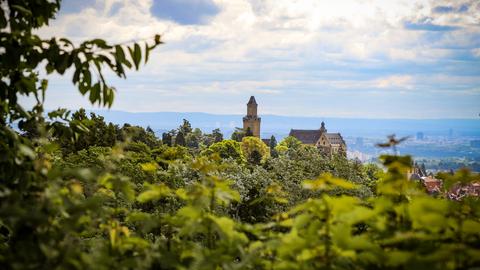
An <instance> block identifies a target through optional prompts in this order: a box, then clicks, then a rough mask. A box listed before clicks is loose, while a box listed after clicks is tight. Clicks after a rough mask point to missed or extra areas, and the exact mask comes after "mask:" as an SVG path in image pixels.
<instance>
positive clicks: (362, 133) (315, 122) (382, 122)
mask: <svg viewBox="0 0 480 270" xmlns="http://www.w3.org/2000/svg"><path fill="white" fill-rule="evenodd" d="M95 113H98V114H100V115H102V116H104V117H105V120H106V121H109V122H113V123H116V124H120V125H121V124H123V123H129V124H133V125H139V126H143V127H146V126H150V127H151V128H152V129H153V130H154V131H155V132H156V133H161V132H164V131H166V130H170V129H173V128H176V127H178V126H179V125H180V124H181V123H182V120H183V119H187V120H188V121H190V123H191V124H192V126H193V127H198V128H200V129H202V130H203V131H206V132H210V131H211V130H212V129H215V128H220V129H221V130H222V132H223V133H224V134H225V135H227V136H228V135H229V134H230V133H231V132H232V131H233V130H234V128H235V127H241V126H242V117H243V115H230V114H222V115H221V114H208V113H200V112H147V113H132V112H124V111H95ZM261 117H262V128H261V129H262V137H269V136H271V135H272V134H273V135H275V136H276V137H277V138H282V137H284V136H287V135H288V132H289V131H290V129H291V128H295V129H315V128H319V127H320V123H321V122H322V121H325V123H326V126H327V129H328V130H329V131H330V132H341V133H342V135H343V136H344V137H347V136H353V137H372V138H375V137H378V138H380V137H385V136H386V135H388V134H393V133H395V134H397V135H399V136H407V135H409V136H415V134H416V133H417V132H423V134H424V135H425V136H449V135H452V136H454V137H464V136H468V137H480V119H478V120H477V119H424V120H416V119H354V118H322V117H293V116H279V115H261ZM157 135H160V134H157Z"/></svg>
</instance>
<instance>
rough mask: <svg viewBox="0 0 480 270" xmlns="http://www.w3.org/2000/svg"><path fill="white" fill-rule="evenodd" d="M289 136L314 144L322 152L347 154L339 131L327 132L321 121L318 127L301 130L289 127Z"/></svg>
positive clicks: (345, 145)
mask: <svg viewBox="0 0 480 270" xmlns="http://www.w3.org/2000/svg"><path fill="white" fill-rule="evenodd" d="M289 136H292V137H295V138H297V139H298V140H300V141H301V142H302V143H304V144H309V145H314V146H316V147H317V148H318V149H320V150H322V151H323V152H324V153H326V154H329V155H333V154H340V155H342V156H345V157H346V155H347V144H346V143H345V141H344V140H343V137H342V135H341V134H340V133H327V129H326V128H325V123H324V122H322V124H321V127H320V129H314V130H302V129H291V130H290V134H289Z"/></svg>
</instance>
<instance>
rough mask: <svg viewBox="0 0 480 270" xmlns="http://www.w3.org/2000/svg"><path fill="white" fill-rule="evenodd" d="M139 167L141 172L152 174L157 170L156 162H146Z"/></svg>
mask: <svg viewBox="0 0 480 270" xmlns="http://www.w3.org/2000/svg"><path fill="white" fill-rule="evenodd" d="M140 167H142V170H143V171H146V172H154V171H156V170H157V169H158V164H157V163H156V162H147V163H142V164H140Z"/></svg>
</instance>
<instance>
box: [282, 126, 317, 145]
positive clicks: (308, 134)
mask: <svg viewBox="0 0 480 270" xmlns="http://www.w3.org/2000/svg"><path fill="white" fill-rule="evenodd" d="M321 134H322V133H321V132H320V130H318V129H317V130H304V129H291V130H290V134H288V135H289V136H292V137H295V138H297V139H298V140H300V141H301V142H302V143H304V144H315V143H317V141H318V139H320V135H321Z"/></svg>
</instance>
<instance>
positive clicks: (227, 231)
mask: <svg viewBox="0 0 480 270" xmlns="http://www.w3.org/2000/svg"><path fill="white" fill-rule="evenodd" d="M1 7H2V11H3V14H0V28H1V29H2V31H1V32H0V48H2V51H3V53H0V74H1V78H2V79H1V81H0V123H1V125H0V265H1V268H2V269H385V268H387V269H426V268H428V269H473V268H475V267H479V266H480V203H479V201H478V198H476V197H468V196H467V197H465V198H463V199H462V200H458V201H455V200H449V199H447V198H446V197H445V195H444V193H439V194H437V195H430V194H428V193H427V192H426V190H425V188H424V187H423V186H422V185H421V184H419V183H417V182H413V181H409V180H408V179H407V177H406V175H407V172H408V171H409V170H410V166H411V164H412V159H411V157H409V156H395V155H385V156H381V157H380V160H381V162H382V167H378V166H376V165H363V164H361V163H359V162H355V161H351V160H347V159H345V158H342V157H337V156H333V157H330V156H324V155H322V154H321V153H320V152H319V151H318V150H317V149H316V148H315V147H312V146H307V145H302V144H301V143H300V142H299V141H297V140H296V139H294V138H292V137H287V138H285V139H283V140H282V141H280V142H278V144H276V142H275V140H274V138H272V139H271V140H270V142H271V144H270V145H266V144H264V143H263V142H262V141H261V140H259V139H257V138H255V137H252V136H246V135H248V134H245V133H242V131H241V130H238V131H237V132H236V133H234V135H232V138H231V139H227V138H223V135H222V134H221V133H220V131H219V130H213V131H212V132H211V133H208V134H204V133H203V132H202V131H201V130H200V129H196V128H194V127H192V126H191V125H190V123H189V122H188V121H187V120H184V121H183V123H179V127H178V128H177V129H174V130H171V131H169V132H166V133H164V134H162V136H161V138H158V137H156V136H155V134H154V132H153V131H152V130H151V129H149V128H147V129H144V128H142V127H138V126H132V125H129V124H128V123H125V124H124V125H123V126H117V125H114V124H111V123H106V122H105V121H104V119H103V118H102V116H100V115H96V114H93V113H92V114H90V115H87V114H86V112H85V111H84V110H82V109H79V110H78V111H75V112H70V111H68V110H65V109H59V110H56V111H53V112H50V113H48V116H45V114H44V110H43V102H44V99H45V92H46V91H47V88H48V82H47V80H45V79H43V78H41V77H40V75H39V74H41V73H40V72H39V70H40V69H44V71H45V72H47V73H58V74H61V75H63V74H70V73H65V72H66V71H67V70H71V74H72V76H73V78H71V80H72V83H73V84H74V85H75V86H76V87H77V88H78V91H80V93H82V94H83V95H85V96H86V97H88V98H89V100H90V102H91V103H93V104H100V105H102V106H107V107H109V106H111V105H112V104H113V101H114V93H115V90H114V88H113V87H112V86H110V85H109V84H108V82H107V81H106V80H105V78H104V76H103V74H104V72H105V70H109V72H113V73H114V74H116V75H117V76H119V77H125V76H126V70H128V69H138V68H139V67H140V65H142V64H143V63H145V62H146V61H147V60H148V55H149V52H150V51H151V50H153V49H154V48H155V47H157V46H159V45H161V43H162V42H161V40H160V36H155V37H152V39H151V40H148V41H146V42H142V43H133V44H120V45H110V44H108V43H106V42H105V41H103V40H98V39H97V40H91V41H85V42H83V43H81V44H79V45H78V44H73V43H72V42H70V41H69V40H67V39H62V38H57V39H51V40H42V39H41V38H40V37H38V36H37V35H35V34H33V32H32V31H33V30H34V29H36V28H38V27H41V26H43V25H45V24H47V23H48V22H49V20H50V19H52V18H53V16H54V15H55V13H56V12H57V11H58V9H59V1H47V0H35V1H15V0H10V1H3V2H2V6H1ZM42 72H43V71H42ZM68 79H69V78H65V80H68ZM22 96H30V97H33V98H35V100H36V101H37V103H36V105H35V106H34V107H33V108H24V107H22V105H21V104H20V103H19V102H18V100H19V98H20V97H22ZM392 146H395V145H392ZM438 177H440V178H442V179H443V186H442V189H443V190H444V191H446V190H449V189H450V188H451V187H452V186H453V185H467V184H469V183H471V182H473V181H478V180H479V175H476V174H472V173H470V172H469V171H468V170H459V171H457V172H456V173H455V174H453V175H452V174H444V175H439V176H438Z"/></svg>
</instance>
